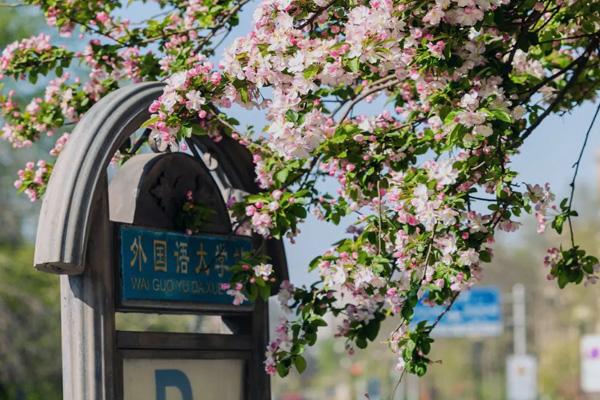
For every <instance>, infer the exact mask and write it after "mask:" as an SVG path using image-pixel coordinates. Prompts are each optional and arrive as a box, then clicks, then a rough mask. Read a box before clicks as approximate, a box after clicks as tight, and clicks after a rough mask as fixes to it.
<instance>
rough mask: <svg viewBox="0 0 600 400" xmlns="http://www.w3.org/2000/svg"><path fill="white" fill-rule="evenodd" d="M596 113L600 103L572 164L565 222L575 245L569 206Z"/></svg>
mask: <svg viewBox="0 0 600 400" xmlns="http://www.w3.org/2000/svg"><path fill="white" fill-rule="evenodd" d="M598 113H600V104H598V107H596V112H595V113H594V117H593V118H592V121H591V122H590V125H589V127H588V130H587V132H586V133H585V138H584V139H583V144H582V145H581V150H579V157H577V161H576V162H575V164H573V168H575V172H573V179H572V180H571V183H570V184H569V186H570V187H571V194H570V195H569V208H568V209H567V212H568V214H567V223H568V224H569V234H570V236H571V245H572V246H573V247H575V234H574V233H573V222H572V221H571V207H572V205H573V199H574V198H575V182H576V180H577V174H578V172H579V166H580V165H581V159H582V157H583V152H584V151H585V148H586V146H587V143H588V139H589V137H590V132H592V128H593V127H594V124H595V123H596V118H597V117H598Z"/></svg>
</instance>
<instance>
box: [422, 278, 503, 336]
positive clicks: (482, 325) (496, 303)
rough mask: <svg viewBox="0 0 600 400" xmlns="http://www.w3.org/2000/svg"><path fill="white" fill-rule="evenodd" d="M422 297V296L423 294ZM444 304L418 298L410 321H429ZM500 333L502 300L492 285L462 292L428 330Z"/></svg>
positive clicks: (442, 333) (440, 333)
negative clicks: (427, 301)
mask: <svg viewBox="0 0 600 400" xmlns="http://www.w3.org/2000/svg"><path fill="white" fill-rule="evenodd" d="M425 297H426V296H425ZM444 309H445V307H444V306H439V305H435V306H433V307H432V306H430V305H427V304H425V301H424V300H421V301H420V302H419V303H418V304H417V306H416V307H415V314H414V317H413V321H412V325H413V326H414V325H416V324H418V323H419V322H420V321H428V322H429V323H433V321H435V319H436V318H437V316H438V315H440V314H441V313H442V312H443V311H444ZM500 334H502V303H501V299H500V291H499V290H498V288H495V287H474V288H471V289H470V290H468V291H466V292H463V293H462V294H461V295H460V296H458V298H457V299H456V301H455V302H454V304H453V305H452V308H451V309H450V310H449V311H448V312H447V313H446V314H445V315H444V317H442V319H441V320H440V322H439V323H438V325H437V326H436V327H435V329H434V330H433V332H432V335H433V336H435V337H484V336H498V335H500Z"/></svg>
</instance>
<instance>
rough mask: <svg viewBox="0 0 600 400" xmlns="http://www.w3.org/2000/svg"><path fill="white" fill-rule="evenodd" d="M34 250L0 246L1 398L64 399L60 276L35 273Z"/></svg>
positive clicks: (18, 399)
mask: <svg viewBox="0 0 600 400" xmlns="http://www.w3.org/2000/svg"><path fill="white" fill-rule="evenodd" d="M32 256H33V249H32V247H31V246H27V245H25V246H20V247H18V248H14V247H7V246H2V247H0V399H2V400H9V399H10V400H13V399H14V400H37V399H40V400H42V399H43V400H53V399H59V398H60V397H61V395H60V393H61V386H62V380H61V357H60V305H59V302H58V300H59V288H58V277H57V276H53V275H50V274H43V273H40V272H38V271H35V270H34V269H33V268H32V266H31V260H32Z"/></svg>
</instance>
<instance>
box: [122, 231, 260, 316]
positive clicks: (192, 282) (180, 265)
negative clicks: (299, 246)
mask: <svg viewBox="0 0 600 400" xmlns="http://www.w3.org/2000/svg"><path fill="white" fill-rule="evenodd" d="M120 233H121V235H120V253H121V262H120V270H121V298H122V300H159V301H185V302H201V303H209V304H231V303H232V299H233V298H232V297H231V296H230V295H228V294H227V293H226V291H225V290H223V289H222V288H221V284H223V283H229V282H230V280H231V272H230V270H229V269H230V267H231V266H233V265H234V264H235V263H236V262H237V261H238V260H239V259H240V258H241V256H242V253H244V252H247V251H250V250H251V249H252V241H251V239H250V238H248V237H245V236H234V235H230V236H222V235H207V234H203V235H194V236H191V235H184V234H180V233H175V232H166V231H157V230H151V229H147V228H141V227H136V226H126V225H122V226H121V232H120Z"/></svg>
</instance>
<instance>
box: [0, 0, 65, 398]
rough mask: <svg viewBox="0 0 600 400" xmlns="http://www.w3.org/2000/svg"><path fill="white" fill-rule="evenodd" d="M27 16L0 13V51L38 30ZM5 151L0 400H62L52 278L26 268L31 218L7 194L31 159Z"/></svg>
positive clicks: (4, 146)
mask: <svg viewBox="0 0 600 400" xmlns="http://www.w3.org/2000/svg"><path fill="white" fill-rule="evenodd" d="M33 12H34V11H33V10H32V9H31V8H27V7H0V47H4V46H5V45H6V44H7V43H9V42H12V41H14V40H16V39H19V38H22V37H26V36H29V35H31V34H32V32H34V31H36V32H37V31H38V30H39V27H40V26H41V24H42V22H43V21H42V19H41V18H40V17H39V16H38V15H36V14H34V13H33ZM7 84H9V85H10V84H11V82H7ZM39 90H41V89H40V87H35V88H33V87H32V88H31V94H32V95H33V94H35V93H36V92H37V91H39ZM9 146H10V145H9V144H8V143H6V142H1V143H0V205H2V206H1V207H0V226H1V227H2V229H0V400H38V399H39V400H42V399H43V400H55V399H60V398H61V397H62V396H61V387H62V380H61V357H60V305H59V286H58V277H56V276H52V275H49V274H42V273H40V272H37V271H35V270H34V269H33V267H32V258H33V248H32V246H31V245H30V244H28V243H27V240H26V239H27V237H31V236H32V234H33V232H31V231H27V227H28V226H29V227H31V226H33V224H32V223H31V222H33V221H31V218H32V216H35V215H37V212H36V211H35V209H34V207H33V206H31V205H29V204H24V203H23V201H21V200H20V199H18V198H17V195H16V194H15V192H14V190H12V181H14V180H15V178H16V171H17V169H18V168H20V167H21V166H22V165H23V164H24V162H25V161H26V159H27V158H28V157H32V154H27V152H25V153H23V154H17V153H15V152H12V151H10V149H9ZM17 156H18V158H17Z"/></svg>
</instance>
